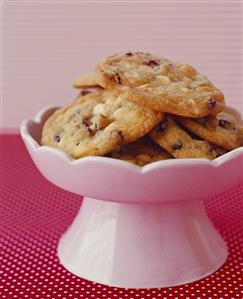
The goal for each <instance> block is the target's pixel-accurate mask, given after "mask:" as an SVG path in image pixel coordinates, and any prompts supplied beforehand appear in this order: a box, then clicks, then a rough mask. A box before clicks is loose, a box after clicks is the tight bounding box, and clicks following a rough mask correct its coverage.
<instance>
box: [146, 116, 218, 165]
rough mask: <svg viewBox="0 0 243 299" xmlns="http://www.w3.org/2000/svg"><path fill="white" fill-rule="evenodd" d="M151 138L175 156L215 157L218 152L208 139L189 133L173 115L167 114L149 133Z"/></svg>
mask: <svg viewBox="0 0 243 299" xmlns="http://www.w3.org/2000/svg"><path fill="white" fill-rule="evenodd" d="M149 136H150V138H151V139H152V140H153V141H154V142H156V143H157V144H158V145H160V146H161V147H162V148H164V149H165V150H166V151H167V152H169V153H170V154H171V155H172V156H173V157H175V158H207V159H210V160H212V159H215V158H216V157H217V153H216V151H215V149H214V147H213V146H212V145H211V144H210V143H209V142H207V141H202V140H195V139H193V138H192V137H191V136H190V135H188V134H187V133H186V132H185V131H184V130H183V129H182V128H181V127H180V126H179V125H177V123H176V122H175V121H174V120H173V118H172V116H169V115H168V116H167V117H166V118H165V119H164V120H162V121H161V122H160V123H159V124H158V125H157V126H156V127H155V128H154V129H153V130H152V131H151V132H150V134H149Z"/></svg>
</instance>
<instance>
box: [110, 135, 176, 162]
mask: <svg viewBox="0 0 243 299" xmlns="http://www.w3.org/2000/svg"><path fill="white" fill-rule="evenodd" d="M109 156H110V157H111V158H115V159H119V160H124V161H127V162H130V163H133V164H136V165H138V166H144V165H146V164H149V163H152V162H156V161H160V160H166V159H172V158H173V157H172V156H171V155H170V154H169V153H167V152H166V151H164V150H163V149H162V148H161V147H159V146H158V145H157V144H156V143H154V142H152V141H151V140H149V139H148V138H140V139H139V140H136V141H134V142H131V143H128V144H125V145H122V146H121V147H120V148H119V149H117V150H115V151H113V152H112V153H110V155H109Z"/></svg>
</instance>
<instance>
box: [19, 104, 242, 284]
mask: <svg viewBox="0 0 243 299" xmlns="http://www.w3.org/2000/svg"><path fill="white" fill-rule="evenodd" d="M55 109H56V107H52V108H51V107H47V108H44V109H43V110H42V111H40V112H39V113H38V114H37V115H36V116H35V117H34V118H33V119H32V120H25V121H23V122H22V124H21V136H22V138H23V140H24V142H25V145H26V147H27V149H28V151H29V153H30V156H31V157H32V159H33V161H34V163H35V164H36V166H37V168H38V169H39V170H40V172H41V173H42V175H43V176H44V177H45V178H46V179H47V180H49V181H50V182H52V183H53V184H55V185H57V186H59V187H60V188H63V189H65V190H68V191H70V192H73V193H76V194H79V195H82V196H84V200H83V203H82V206H81V209H80V212H79V213H78V215H77V217H76V218H75V220H74V221H73V224H72V225H71V226H70V228H69V229H68V230H67V232H66V233H65V234H64V235H63V237H62V238H61V240H60V242H59V245H58V256H59V259H60V262H61V263H62V264H63V265H64V267H65V268H66V269H68V270H69V271H70V272H72V273H74V274H76V275H78V276H80V277H83V278H86V279H89V280H92V281H95V282H99V283H103V284H106V285H111V286H119V287H127V288H151V287H165V286H166V287H168V286H174V285H180V284H184V283H189V282H192V281H195V280H198V279H200V278H202V277H205V276H207V275H209V274H210V273H212V272H214V271H216V270H217V269H218V268H219V267H220V266H221V265H222V264H223V263H224V262H225V260H226V258H227V248H226V245H225V243H224V241H223V240H222V238H221V236H220V235H219V234H218V232H217V231H216V229H215V228H214V226H213V224H212V223H211V221H210V219H209V218H208V216H207V214H206V212H205V209H204V206H203V202H202V201H203V199H205V198H207V197H211V196H214V195H217V194H219V193H222V192H224V191H227V190H228V189H230V188H232V187H234V186H236V185H238V184H240V183H242V181H243V175H242V164H243V148H242V147H241V148H237V149H235V150H232V151H231V152H229V153H226V154H225V155H223V156H221V157H219V158H217V159H215V160H213V161H210V160H207V159H171V160H164V161H158V162H154V163H151V164H148V165H146V166H144V167H139V166H136V165H133V164H130V163H128V162H126V161H121V160H117V159H112V158H107V157H95V156H90V157H84V158H80V159H77V160H75V159H73V158H72V157H71V156H70V155H68V154H66V153H65V152H63V151H61V150H58V149H55V148H51V147H48V146H40V138H41V131H42V127H43V124H44V122H45V121H46V119H47V118H48V117H49V116H50V115H51V114H52V113H53V112H54V110H55ZM228 109H230V110H231V112H233V113H234V114H235V116H236V117H237V118H240V115H239V114H238V113H237V112H236V111H235V110H234V109H233V108H228ZM61 200H62V199H61V198H60V201H61Z"/></svg>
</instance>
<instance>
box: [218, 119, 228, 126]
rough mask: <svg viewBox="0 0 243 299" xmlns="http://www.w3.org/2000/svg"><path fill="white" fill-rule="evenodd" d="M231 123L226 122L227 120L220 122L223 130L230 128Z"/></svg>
mask: <svg viewBox="0 0 243 299" xmlns="http://www.w3.org/2000/svg"><path fill="white" fill-rule="evenodd" d="M230 124H231V123H230V121H228V120H226V119H220V120H219V126H220V127H222V128H226V127H228V126H230Z"/></svg>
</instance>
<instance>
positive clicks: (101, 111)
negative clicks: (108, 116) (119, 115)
mask: <svg viewBox="0 0 243 299" xmlns="http://www.w3.org/2000/svg"><path fill="white" fill-rule="evenodd" d="M93 113H94V114H95V115H97V114H103V115H105V105H104V104H98V105H96V106H95V107H94V109H93Z"/></svg>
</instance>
